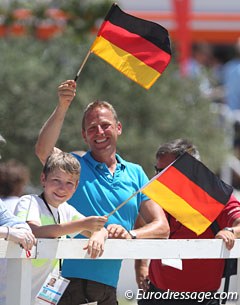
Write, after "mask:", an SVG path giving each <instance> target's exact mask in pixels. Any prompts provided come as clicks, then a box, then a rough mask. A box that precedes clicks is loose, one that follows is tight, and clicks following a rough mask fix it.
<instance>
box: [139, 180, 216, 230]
mask: <svg viewBox="0 0 240 305" xmlns="http://www.w3.org/2000/svg"><path fill="white" fill-rule="evenodd" d="M142 192H143V193H144V194H145V195H147V196H148V197H150V198H151V199H152V200H154V201H155V202H157V203H158V204H159V205H160V206H161V207H162V208H163V209H164V210H165V211H167V212H168V213H169V214H171V215H172V216H173V217H175V218H176V219H177V220H178V221H180V222H181V223H182V224H183V225H184V226H185V227H187V228H189V229H190V230H192V231H194V232H195V233H196V234H197V235H200V234H202V233H203V232H204V231H205V230H206V229H207V228H208V227H209V226H210V224H211V222H210V221H209V220H208V219H207V218H205V217H204V216H203V215H202V214H200V213H199V212H198V211H197V210H195V209H193V208H192V207H191V206H190V205H189V204H188V203H187V202H186V201H185V200H183V199H182V198H181V197H179V196H178V195H177V194H175V193H174V192H172V191H171V190H170V189H169V188H167V187H166V186H165V185H163V184H162V183H161V182H159V181H158V180H153V181H152V182H151V183H150V184H148V185H147V186H146V187H145V188H144V189H143V190H142Z"/></svg>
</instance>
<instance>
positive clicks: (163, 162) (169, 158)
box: [156, 154, 176, 172]
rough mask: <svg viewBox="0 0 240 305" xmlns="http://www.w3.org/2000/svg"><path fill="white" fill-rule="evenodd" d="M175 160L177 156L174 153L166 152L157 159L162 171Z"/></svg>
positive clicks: (157, 165) (157, 164)
mask: <svg viewBox="0 0 240 305" xmlns="http://www.w3.org/2000/svg"><path fill="white" fill-rule="evenodd" d="M175 160H176V157H175V155H174V154H164V155H162V156H161V157H160V158H158V159H157V162H156V168H157V169H158V171H159V172H160V170H163V169H164V168H165V167H167V166H168V165H169V164H171V163H172V162H173V161H175Z"/></svg>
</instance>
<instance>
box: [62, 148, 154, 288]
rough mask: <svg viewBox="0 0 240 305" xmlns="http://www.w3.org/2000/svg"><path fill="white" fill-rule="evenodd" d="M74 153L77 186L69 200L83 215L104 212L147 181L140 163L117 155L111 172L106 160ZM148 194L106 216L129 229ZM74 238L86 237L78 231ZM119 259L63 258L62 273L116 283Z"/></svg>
mask: <svg viewBox="0 0 240 305" xmlns="http://www.w3.org/2000/svg"><path fill="white" fill-rule="evenodd" d="M74 156H75V157H76V158H77V159H78V160H79V162H80V163H81V175H80V182H79V185H78V188H77V190H76V192H75V193H74V195H73V196H72V198H71V199H70V200H69V201H68V202H69V203H70V204H71V205H73V206H74V207H75V208H76V209H77V210H78V211H79V212H80V213H82V214H83V215H85V216H93V215H99V216H103V215H107V214H109V213H110V212H111V211H112V210H114V209H115V208H116V207H117V206H118V205H119V204H121V203H122V202H124V201H125V200H126V199H128V198H129V197H130V196H131V195H132V194H133V193H135V192H136V191H137V190H139V189H140V188H141V187H142V186H143V185H145V184H146V183H147V182H148V178H147V176H146V174H145V172H144V171H143V169H142V167H141V166H140V165H138V164H134V163H130V162H127V161H125V160H123V159H122V158H121V157H120V156H119V155H116V159H117V161H118V163H117V167H116V170H115V173H114V175H112V174H111V173H110V172H109V170H108V167H107V166H106V164H105V163H100V162H97V161H96V160H94V159H93V158H92V156H91V152H90V151H88V152H87V153H86V154H85V155H84V156H83V157H79V156H78V155H75V154H74ZM148 199H149V198H148V197H147V196H145V195H144V194H142V193H138V194H137V195H136V196H134V197H133V198H132V199H131V200H130V201H129V202H128V203H126V204H125V205H124V206H123V207H122V208H120V209H119V210H118V211H117V212H115V213H114V214H113V215H112V216H110V217H109V219H108V222H107V224H106V226H107V225H108V224H120V225H122V226H123V227H124V228H125V229H127V230H131V229H132V228H133V226H134V223H135V221H136V217H137V215H138V212H139V209H140V205H141V202H142V201H144V200H148ZM77 238H85V237H84V236H82V235H78V236H77ZM120 267H121V260H103V259H101V260H93V259H86V260H85V259H84V260H83V259H81V260H76V259H74V260H66V259H65V260H64V262H63V267H62V274H63V276H64V277H76V278H82V279H89V280H92V281H96V282H100V283H104V284H107V285H110V286H113V287H116V286H117V283H118V278H119V271H120Z"/></svg>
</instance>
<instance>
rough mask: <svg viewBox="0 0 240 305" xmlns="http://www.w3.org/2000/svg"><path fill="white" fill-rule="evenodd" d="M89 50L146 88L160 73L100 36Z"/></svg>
mask: <svg viewBox="0 0 240 305" xmlns="http://www.w3.org/2000/svg"><path fill="white" fill-rule="evenodd" d="M91 52H93V53H95V54H96V55H97V56H99V57H101V58H102V59H103V60H105V61H107V62H108V63H109V64H111V65H112V66H113V67H114V68H116V69H117V70H119V71H120V72H122V73H123V74H125V75H126V76H127V77H129V78H130V79H132V80H133V81H135V82H136V83H138V84H139V85H141V86H143V87H144V88H146V89H149V88H150V87H151V86H152V85H153V83H155V81H156V80H157V79H158V78H159V77H160V76H161V73H159V72H158V71H156V70H154V69H153V68H151V67H149V66H147V65H146V64H145V63H144V62H142V61H141V60H139V59H137V58H136V57H135V56H133V55H132V54H130V53H128V52H126V51H124V50H122V49H120V48H118V47H117V46H115V45H114V44H112V43H111V42H109V41H108V40H106V39H104V38H103V37H101V36H98V37H97V38H96V39H95V41H94V42H93V44H92V46H91Z"/></svg>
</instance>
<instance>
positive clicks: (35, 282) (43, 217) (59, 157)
mask: <svg viewBox="0 0 240 305" xmlns="http://www.w3.org/2000/svg"><path fill="white" fill-rule="evenodd" d="M79 175H80V164H79V162H78V161H77V159H76V158H74V157H73V156H72V155H71V154H68V153H65V152H57V153H53V154H51V155H50V156H49V157H48V159H47V162H46V164H45V166H44V168H43V171H42V173H41V178H40V180H41V184H42V187H43V193H42V194H41V195H40V196H38V195H25V196H22V197H21V198H20V201H19V203H18V204H17V207H16V209H15V214H16V215H17V216H18V217H20V218H21V219H22V220H25V221H26V222H27V223H28V224H29V226H30V227H31V229H32V231H33V234H34V235H35V237H37V238H59V237H61V236H64V235H71V236H74V235H77V234H79V233H80V232H81V234H83V235H85V236H87V237H90V236H91V237H90V239H89V242H88V245H86V247H84V249H87V250H88V254H89V255H90V257H91V258H96V257H97V256H101V255H102V253H103V249H104V241H105V239H106V238H107V236H108V234H107V230H106V229H105V228H104V224H105V223H106V221H107V217H105V216H103V217H98V216H90V217H84V216H83V215H82V214H80V213H79V212H78V211H77V210H76V209H75V208H74V207H72V206H70V205H69V204H68V203H67V202H66V201H67V200H68V199H69V198H71V197H72V195H73V193H74V192H75V190H76V187H77V185H78V180H79ZM32 262H33V268H32V304H34V298H35V297H36V295H37V293H38V291H39V289H40V288H41V286H42V284H43V282H44V281H45V280H46V278H47V276H48V274H49V273H50V272H52V271H53V269H54V267H56V265H57V260H46V259H44V260H43V259H37V260H33V261H32Z"/></svg>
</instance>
